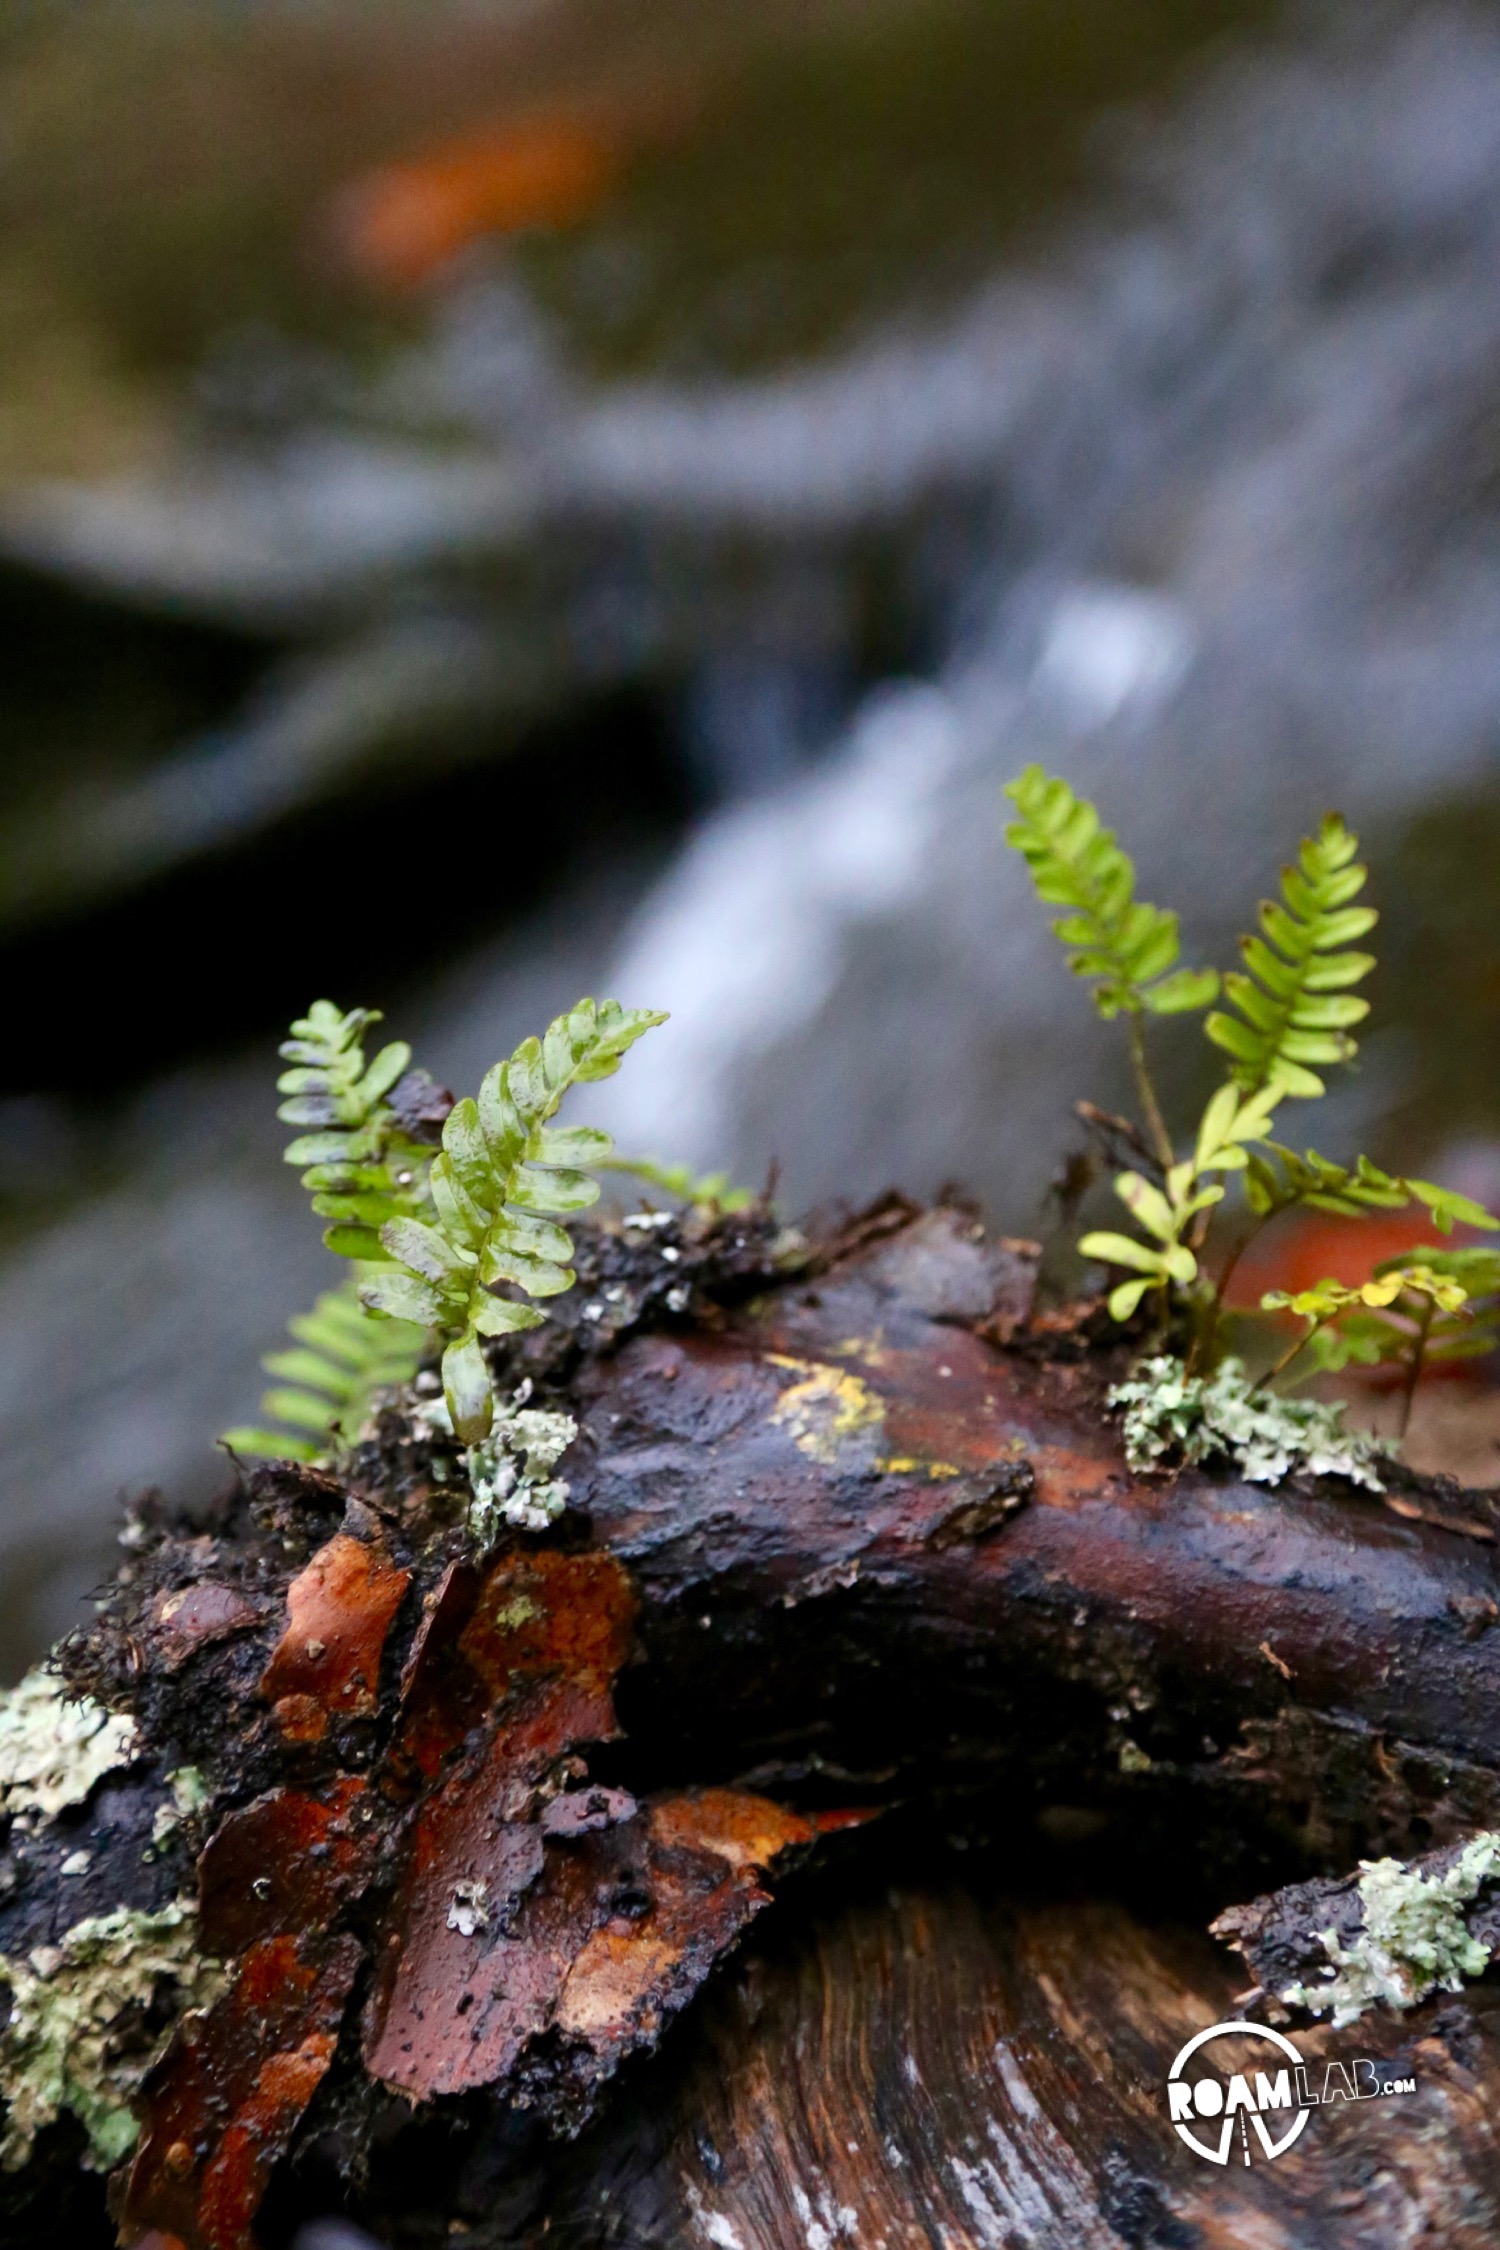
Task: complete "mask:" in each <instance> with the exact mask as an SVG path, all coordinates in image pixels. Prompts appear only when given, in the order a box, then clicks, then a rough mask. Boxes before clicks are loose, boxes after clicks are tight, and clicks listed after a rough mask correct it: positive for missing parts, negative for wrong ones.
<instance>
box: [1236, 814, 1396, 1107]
mask: <svg viewBox="0 0 1500 2250" xmlns="http://www.w3.org/2000/svg"><path fill="white" fill-rule="evenodd" d="M1358 849H1359V840H1358V838H1357V837H1355V836H1352V835H1351V834H1350V833H1349V831H1348V829H1347V828H1346V827H1345V826H1344V823H1343V821H1342V820H1341V819H1340V818H1339V816H1338V814H1337V813H1330V814H1329V815H1328V817H1327V819H1326V820H1325V821H1324V822H1323V825H1322V827H1321V828H1320V829H1319V830H1318V833H1317V835H1316V836H1309V837H1308V838H1307V839H1306V841H1305V842H1304V843H1303V845H1302V848H1301V851H1300V852H1299V853H1298V856H1297V864H1296V865H1295V866H1292V867H1285V868H1283V869H1282V873H1281V900H1280V902H1279V903H1278V902H1277V901H1275V900H1271V899H1266V900H1263V901H1262V903H1261V908H1260V917H1259V919H1260V927H1261V935H1260V936H1258V937H1246V938H1241V940H1240V951H1241V953H1242V954H1243V956H1244V961H1245V969H1244V970H1243V971H1241V970H1231V971H1230V973H1229V974H1228V975H1227V976H1226V977H1225V979H1224V995H1225V998H1226V999H1227V1000H1228V1001H1229V1003H1230V1005H1231V1006H1232V1007H1233V1008H1234V1009H1236V1010H1237V1013H1236V1014H1235V1015H1228V1014H1226V1013H1225V1012H1224V1011H1222V1010H1219V1009H1216V1010H1215V1011H1214V1013H1213V1014H1212V1015H1211V1016H1209V1018H1208V1019H1207V1021H1206V1023H1205V1024H1204V1027H1203V1028H1204V1030H1205V1031H1206V1032H1207V1033H1208V1036H1209V1038H1210V1039H1212V1040H1213V1042H1214V1044H1215V1045H1216V1046H1218V1047H1222V1048H1223V1049H1224V1051H1225V1053H1226V1054H1227V1055H1228V1056H1229V1057H1230V1071H1231V1075H1232V1077H1233V1078H1234V1079H1235V1081H1236V1082H1237V1084H1239V1085H1241V1086H1243V1087H1245V1088H1247V1089H1248V1090H1249V1091H1251V1092H1256V1091H1258V1090H1259V1089H1260V1088H1261V1087H1263V1086H1275V1087H1277V1088H1279V1089H1280V1091H1281V1092H1282V1093H1283V1094H1291V1095H1297V1096H1299V1097H1301V1098H1302V1099H1303V1100H1313V1099H1315V1098H1316V1097H1317V1096H1318V1095H1320V1094H1322V1093H1325V1092H1326V1091H1327V1089H1326V1087H1325V1086H1324V1084H1323V1081H1322V1079H1321V1078H1320V1077H1319V1076H1318V1074H1317V1072H1316V1070H1314V1069H1312V1068H1311V1067H1310V1066H1311V1065H1312V1064H1314V1063H1318V1064H1326V1063H1336V1062H1347V1061H1348V1060H1349V1059H1350V1057H1351V1056H1352V1055H1353V1054H1354V1051H1355V1042H1354V1040H1353V1038H1352V1037H1351V1036H1350V1027H1351V1026H1352V1025H1354V1024H1356V1023H1360V1022H1362V1021H1363V1019H1364V1018H1365V1017H1366V1016H1367V1015H1368V1014H1369V1012H1370V1003H1369V1002H1368V1000H1361V999H1360V998H1359V997H1358V995H1357V994H1355V993H1354V992H1353V991H1352V990H1351V989H1350V988H1351V987H1352V986H1354V985H1356V984H1358V983H1359V982H1360V981H1361V980H1362V979H1363V978H1364V977H1366V976H1368V975H1369V973H1370V971H1371V969H1373V968H1374V966H1375V961H1374V957H1373V955H1371V954H1369V953H1355V952H1351V951H1350V950H1348V949H1349V947H1350V945H1351V943H1352V941H1353V940H1354V939H1355V938H1359V937H1363V936H1364V935H1365V934H1366V932H1367V931H1369V930H1372V929H1373V928H1374V927H1375V923H1376V920H1377V916H1376V914H1375V912H1374V909H1373V908H1372V907H1368V906H1356V905H1354V904H1353V901H1354V900H1355V899H1356V898H1357V897H1358V896H1359V893H1360V892H1361V891H1362V890H1363V889H1364V885H1365V878H1366V873H1367V870H1366V869H1365V868H1364V867H1362V866H1360V865H1359V864H1358V862H1357V861H1356V859H1355V856H1354V855H1355V853H1356V852H1357V851H1358Z"/></svg>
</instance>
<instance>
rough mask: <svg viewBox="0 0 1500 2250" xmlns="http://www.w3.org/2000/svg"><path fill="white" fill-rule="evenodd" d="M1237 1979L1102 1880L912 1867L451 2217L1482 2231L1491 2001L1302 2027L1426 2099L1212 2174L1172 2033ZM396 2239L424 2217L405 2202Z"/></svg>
mask: <svg viewBox="0 0 1500 2250" xmlns="http://www.w3.org/2000/svg"><path fill="white" fill-rule="evenodd" d="M1235 1983H1236V1980H1235V1977H1234V1975H1233V1971H1232V1967H1231V1966H1230V1965H1229V1964H1228V1963H1227V1962H1226V1959H1225V1956H1224V1954H1223V1953H1222V1952H1221V1951H1219V1950H1217V1949H1216V1948H1215V1947H1213V1946H1212V1945H1211V1944H1210V1943H1209V1942H1208V1941H1207V1940H1206V1939H1205V1938H1204V1937H1203V1935H1202V1933H1201V1932H1195V1931H1191V1930H1188V1929H1184V1928H1180V1927H1162V1926H1160V1925H1156V1924H1151V1923H1147V1922H1145V1921H1143V1920H1142V1919H1141V1918H1139V1917H1137V1916H1135V1915H1132V1914H1131V1913H1129V1912H1128V1911H1127V1910H1125V1909H1124V1908H1122V1907H1120V1906H1118V1905H1115V1904H1111V1903H1103V1902H1099V1901H1091V1902H1087V1903H1067V1904H1048V1905H1037V1904H1035V1903H1032V1904H1017V1903H1014V1902H1012V1903H1004V1902H1001V1903H990V1904H980V1903H979V1902H978V1901H977V1900H976V1896H975V1886H974V1885H973V1884H972V1883H971V1884H970V1885H969V1886H968V1887H966V1889H965V1890H964V1891H962V1892H958V1891H954V1890H952V1889H951V1888H945V1889H942V1890H939V1891H935V1892H934V1891H924V1890H915V1891H914V1890H911V1889H908V1888H906V1887H904V1886H903V1887H901V1888H898V1889H897V1890H895V1891H894V1892H891V1893H889V1894H887V1895H881V1896H878V1897H872V1896H869V1895H866V1896H865V1897H864V1898H862V1899H859V1900H856V1901H854V1902H850V1903H846V1904H844V1905H842V1906H841V1907H840V1908H839V1909H838V1910H836V1911H834V1912H831V1913H830V1912H824V1913H822V1914H819V1915H818V1916H817V1917H816V1918H813V1919H812V1920H811V1921H810V1922H808V1921H805V1920H803V1919H802V1918H801V1917H796V1921H795V1924H794V1926H793V1927H791V1928H786V1927H785V1926H784V1927H783V1929H782V1930H781V1931H779V1932H771V1931H767V1933H766V1934H765V1935H764V1936H762V1937H761V1938H759V1939H758V1940H757V1941H756V1942H755V1943H754V1945H753V1947H752V1949H751V1953H750V1957H749V1958H748V1959H742V1960H741V1961H740V1962H739V1963H737V1964H736V1966H735V1967H734V1969H732V1970H731V1972H730V1973H729V1975H728V1976H727V1978H726V1979H725V1980H724V1982H723V1983H722V1984H721V1986H720V1987H719V1989H718V1990H717V1991H716V1992H715V1993H714V1994H713V1995H712V1996H711V1997H710V1999H709V2000H708V2001H707V2003H706V2005H705V2006H704V2008H703V2010H702V2011H701V2013H700V2014H699V2015H698V2017H697V2018H696V2019H695V2020H694V2022H693V2023H692V2025H691V2026H690V2027H688V2028H687V2029H686V2030H685V2032H684V2034H683V2036H682V2041H681V2048H680V2051H679V2053H678V2055H677V2056H676V2057H675V2058H674V2059H673V2061H672V2063H671V2065H670V2066H669V2067H668V2068H667V2069H665V2070H664V2069H662V2067H661V2066H660V2065H658V2066H657V2070H658V2076H657V2079H656V2081H654V2082H653V2085H652V2088H651V2093H650V2096H649V2097H648V2098H638V2099H637V2101H636V2102H635V2103H634V2104H633V2105H632V2106H631V2108H630V2110H629V2112H628V2114H627V2115H624V2116H622V2117H621V2118H620V2119H618V2120H617V2121H611V2122H607V2123H606V2125H605V2126H604V2128H603V2129H601V2130H599V2131H597V2132H596V2133H595V2134H594V2135H593V2136H591V2138H590V2139H589V2140H588V2141H586V2142H585V2143H584V2144H583V2145H582V2147H581V2148H580V2149H579V2150H578V2151H577V2152H576V2155H575V2160H574V2164H573V2167H572V2172H571V2176H563V2177H561V2178H559V2180H558V2181H557V2182H556V2183H555V2184H554V2185H553V2187H552V2190H551V2192H550V2194H549V2195H548V2196H547V2197H546V2199H545V2213H544V2214H543V2213H542V2212H541V2211H540V2210H539V2211H538V2213H537V2215H536V2216H535V2217H534V2218H533V2219H532V2220H531V2222H530V2224H529V2225H525V2226H522V2227H521V2228H520V2229H518V2230H517V2233H516V2234H515V2235H513V2236H510V2237H508V2238H507V2237H505V2236H503V2235H500V2234H498V2233H496V2234H491V2233H490V2230H489V2226H488V2225H487V2223H486V2221H487V2213H486V2211H485V2208H484V2195H483V2191H482V2189H481V2188H480V2183H479V2180H478V2178H477V2176H476V2179H475V2181H474V2183H473V2185H474V2188H475V2190H476V2191H477V2192H476V2193H475V2200H474V2205H473V2208H472V2210H470V2211H469V2212H468V2214H467V2218H468V2220H469V2221H470V2222H471V2223H472V2226H473V2232H472V2234H470V2235H467V2236H466V2238H465V2239H468V2240H470V2241H471V2242H475V2243H481V2242H486V2241H499V2240H503V2239H518V2240H521V2241H523V2242H525V2243H527V2244H528V2246H530V2245H532V2244H535V2245H537V2246H538V2250H539V2246H540V2245H541V2243H542V2242H543V2241H545V2242H546V2243H547V2244H548V2245H549V2250H553V2246H557V2250H600V2246H602V2245H603V2244H605V2243H609V2242H616V2243H622V2244H623V2243H628V2244H630V2245H632V2246H633V2250H711V2246H712V2250H729V2246H730V2245H731V2243H734V2242H737V2243H739V2244H740V2245H742V2246H743V2250H808V2246H809V2244H814V2245H823V2244H827V2245H830V2246H833V2245H847V2246H849V2250H861V2246H870V2250H873V2246H875V2245H879V2244H884V2245H886V2246H887V2250H928V2246H929V2245H931V2244H934V2243H938V2244H945V2245H946V2244H953V2245H959V2244H962V2245H975V2246H976V2250H1398V2246H1399V2250H1407V2246H1408V2245H1410V2244H1412V2243H1413V2242H1417V2241H1420V2242H1432V2243H1434V2244H1437V2243H1441V2244H1442V2245H1443V2246H1444V2250H1489V2246H1490V2245H1492V2244H1493V2243H1494V2242H1495V2240H1496V2239H1497V2236H1500V2139H1497V2135H1496V2130H1495V2123H1494V2120H1495V2117H1496V2114H1497V2102H1500V2045H1497V2040H1496V2034H1497V2032H1500V1995H1497V1994H1496V1993H1495V1992H1492V1991H1488V1990H1486V1991H1484V1992H1482V1993H1480V1994H1477V1995H1475V1996H1474V1998H1473V2000H1472V2001H1471V2002H1469V2003H1466V2004H1464V2005H1462V2006H1459V2005H1457V2004H1449V2005H1447V2006H1445V2007H1435V2008H1434V2007H1429V2008H1427V2009H1424V2010H1423V2011H1421V2014H1420V2016H1419V2017H1418V2018H1417V2019H1415V2020H1413V2021H1411V2022H1407V2023H1395V2022H1392V2021H1391V2020H1390V2019H1388V2018H1387V2019H1384V2020H1382V2021H1377V2022H1371V2023H1368V2024H1363V2023H1362V2024H1361V2025H1360V2027H1359V2031H1358V2034H1357V2036H1356V2035H1355V2034H1353V2033H1349V2032H1346V2033H1341V2034H1336V2033H1332V2032H1330V2031H1329V2030H1327V2028H1326V2027H1325V2028H1323V2029H1320V2030H1315V2031H1310V2032H1299V2033H1298V2036H1297V2045H1298V2049H1299V2051H1300V2052H1301V2053H1302V2055H1303V2056H1304V2057H1305V2060H1306V2064H1307V2069H1308V2074H1309V2077H1310V2079H1311V2082H1312V2084H1313V2086H1314V2087H1315V2088H1316V2087H1318V2086H1320V2085H1321V2084H1322V2083H1323V2082H1324V2073H1325V2069H1326V2065H1327V2063H1328V2061H1329V2060H1338V2059H1340V2058H1347V2057H1348V2056H1350V2055H1352V2054H1356V2053H1357V2054H1359V2055H1361V2056H1364V2057H1369V2058H1379V2059H1380V2060H1381V2062H1382V2063H1383V2064H1385V2065H1386V2066H1387V2067H1386V2069H1385V2070H1383V2071H1382V2078H1384V2077H1385V2076H1387V2075H1390V2076H1395V2075H1398V2074H1399V2075H1400V2076H1403V2077H1404V2076H1407V2075H1412V2076H1414V2077H1415V2078H1416V2081H1417V2090H1416V2093H1415V2095H1413V2096H1410V2097H1403V2098H1394V2099H1385V2100H1382V2099H1378V2098H1377V2099H1358V2100H1356V2101H1354V2102H1352V2103H1350V2102H1345V2101H1334V2102H1332V2103H1331V2104H1329V2105H1328V2106H1327V2107H1326V2108H1322V2107H1320V2108H1319V2110H1318V2111H1316V2112H1315V2113H1314V2115H1313V2117H1312V2119H1311V2120H1310V2122H1309V2125H1308V2128H1307V2129H1306V2131H1304V2133H1303V2134H1302V2135H1301V2137H1300V2138H1299V2140H1298V2141H1297V2143H1296V2144H1295V2146H1294V2147H1292V2148H1291V2149H1290V2150H1288V2151H1287V2153H1286V2154H1285V2155H1284V2156H1282V2157H1280V2158H1278V2159H1277V2160H1276V2161H1274V2162H1272V2163H1265V2162H1262V2161H1258V2162H1256V2163H1254V2164H1252V2165H1246V2164H1244V2163H1242V2162H1240V2161H1238V2151H1236V2161H1233V2162H1231V2163H1230V2164H1228V2165H1226V2166H1225V2167H1224V2168H1222V2169H1220V2168H1219V2167H1217V2166H1215V2165H1212V2164H1208V2163H1205V2162H1203V2161H1202V2160H1201V2159H1200V2158H1199V2157H1198V2156H1196V2155H1195V2154H1193V2153H1192V2152H1191V2151H1190V2150H1188V2149H1186V2148H1185V2147H1184V2146H1183V2145H1182V2144H1181V2143H1180V2142H1179V2141H1178V2140H1177V2139H1176V2138H1175V2136H1174V2135H1173V2133H1172V2132H1171V2130H1170V2128H1169V2127H1168V2125H1167V2124H1166V2121H1165V2120H1166V2104H1165V2098H1164V2093H1165V2084H1166V2079H1167V2074H1168V2072H1169V2070H1170V2069H1171V2067H1172V2063H1173V2060H1174V2057H1175V2055H1176V2053H1177V2051H1178V2049H1179V2048H1180V2047H1181V2046H1182V2044H1183V2043H1184V2042H1185V2041H1186V2040H1188V2039H1190V2038H1191V2037H1193V2036H1194V2035H1195V2034H1196V2033H1197V2032H1199V2031H1202V2030H1204V2029H1205V2028H1206V2027H1208V2026H1209V2025H1211V2024H1214V2023H1218V2022H1223V2021H1226V2020H1229V2019H1232V2018H1233V2017H1234V2016H1235V2015H1236V2014H1237V2013H1238V2010H1237V2008H1236V2006H1235V1999H1234V1994H1235ZM664 2059H665V2058H664ZM1262 2059H1263V2058H1262ZM1366 2075H1368V2074H1366ZM601 2199H602V2200H601ZM544 2222H545V2225H546V2231H545V2233H544V2232H543V2226H544ZM394 2239H395V2240H397V2241H398V2242H400V2243H402V2244H406V2243H408V2242H409V2243H412V2244H416V2243H420V2242H422V2241H423V2240H424V2239H435V2237H432V2238H424V2236H423V2234H422V2233H421V2231H420V2229H419V2228H417V2227H413V2229H412V2231H410V2232H408V2231H407V2228H406V2226H405V2225H404V2224H403V2223H401V2221H400V2220H399V2218H398V2221H397V2225H396V2228H395V2230H394Z"/></svg>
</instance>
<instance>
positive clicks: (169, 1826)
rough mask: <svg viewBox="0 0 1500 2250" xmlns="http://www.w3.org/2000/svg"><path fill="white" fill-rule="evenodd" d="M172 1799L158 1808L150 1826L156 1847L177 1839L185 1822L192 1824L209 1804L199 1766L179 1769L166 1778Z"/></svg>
mask: <svg viewBox="0 0 1500 2250" xmlns="http://www.w3.org/2000/svg"><path fill="white" fill-rule="evenodd" d="M167 1786H168V1788H169V1789H170V1790H171V1792H172V1794H171V1796H170V1797H164V1798H163V1799H162V1801H161V1803H160V1804H159V1805H158V1806H157V1808H156V1813H155V1817H154V1818H153V1820H152V1822H151V1841H152V1843H153V1845H156V1846H160V1845H162V1844H164V1843H165V1842H166V1841H167V1839H168V1837H170V1836H175V1835H176V1833H177V1831H178V1829H179V1828H181V1826H182V1824H183V1822H184V1821H187V1820H193V1819H195V1818H196V1817H197V1815H198V1814H199V1813H201V1812H202V1810H203V1808H204V1806H205V1805H206V1804H207V1803H208V1797H209V1789H208V1783H207V1782H206V1781H205V1780H204V1778H203V1775H202V1774H201V1773H200V1772H199V1770H198V1768H197V1767H196V1766H178V1767H177V1768H176V1769H175V1771H173V1772H172V1773H169V1774H168V1775H167Z"/></svg>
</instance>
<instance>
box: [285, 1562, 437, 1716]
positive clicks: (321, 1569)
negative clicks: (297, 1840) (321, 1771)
mask: <svg viewBox="0 0 1500 2250" xmlns="http://www.w3.org/2000/svg"><path fill="white" fill-rule="evenodd" d="M410 1583H411V1573H410V1572H409V1571H406V1570H397V1569H395V1568H394V1567H393V1565H392V1563H391V1561H390V1559H389V1557H388V1556H387V1555H386V1554H385V1553H384V1552H383V1551H382V1550H381V1549H380V1548H378V1547H370V1546H367V1545H365V1543H364V1542H363V1541H362V1540H359V1539H350V1538H347V1537H346V1536H345V1535H344V1533H342V1532H340V1534H339V1536H338V1537H337V1538H336V1539H332V1540H330V1541H329V1543H328V1545H327V1546H326V1547H324V1548H322V1549H321V1550H320V1551H319V1553H318V1554H316V1555H315V1556H314V1557H313V1559H312V1561H311V1562H310V1563H309V1564H308V1566H307V1568H306V1570H304V1571H303V1573H302V1575H301V1576H300V1577H299V1578H297V1579H294V1580H293V1582H292V1584H291V1586H290V1587H289V1588H288V1589H287V1597H286V1601H287V1609H288V1610H289V1612H290V1622H289V1623H288V1625H287V1629H286V1631H285V1633H284V1634H283V1635H282V1637H281V1639H280V1641H279V1642H278V1643H277V1645H276V1653H275V1655H274V1656H273V1657H272V1658H271V1661H270V1663H269V1664H268V1665H267V1666H266V1670H265V1676H264V1677H263V1679H262V1680H261V1683H260V1692H261V1694H262V1695H263V1696H264V1697H265V1699H266V1701H267V1702H268V1703H269V1704H270V1705H271V1707H272V1710H273V1711H274V1713H275V1717H276V1723H277V1725H278V1726H279V1727H280V1729H281V1731H282V1733H283V1734H284V1735H285V1737H286V1739H287V1740H288V1742H321V1741H322V1739H323V1737H324V1735H325V1734H326V1733H327V1732H328V1726H329V1721H330V1720H332V1719H343V1718H351V1719H367V1718H371V1717H373V1716H374V1713H375V1711H376V1710H377V1709H378V1702H377V1697H376V1688H377V1686H378V1684H379V1680H380V1657H381V1651H382V1650H383V1649H384V1647H385V1639H386V1635H387V1633H388V1632H389V1631H390V1629H391V1625H392V1622H393V1621H394V1618H395V1615H396V1612H397V1610H398V1609H399V1608H400V1606H401V1598H402V1596H403V1595H404V1594H405V1592H406V1589H407V1587H408V1586H409V1585H410Z"/></svg>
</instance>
